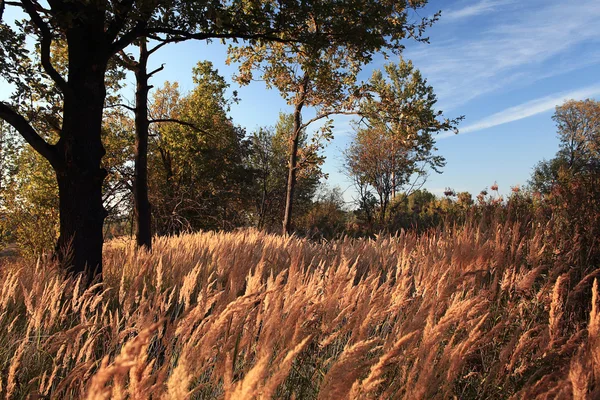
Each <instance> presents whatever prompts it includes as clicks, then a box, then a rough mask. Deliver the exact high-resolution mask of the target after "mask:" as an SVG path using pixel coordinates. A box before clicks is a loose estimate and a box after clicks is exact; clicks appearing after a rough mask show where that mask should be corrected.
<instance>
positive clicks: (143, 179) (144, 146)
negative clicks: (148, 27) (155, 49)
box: [133, 38, 152, 250]
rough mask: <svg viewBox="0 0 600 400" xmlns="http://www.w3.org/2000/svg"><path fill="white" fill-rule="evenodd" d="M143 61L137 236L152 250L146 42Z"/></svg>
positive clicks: (138, 97) (139, 72)
mask: <svg viewBox="0 0 600 400" xmlns="http://www.w3.org/2000/svg"><path fill="white" fill-rule="evenodd" d="M139 48H140V59H139V61H138V63H137V65H136V68H135V70H134V72H135V78H136V84H137V86H136V92H135V150H134V153H135V154H134V157H135V160H134V162H135V166H134V182H133V188H134V189H133V198H134V215H135V219H136V231H135V237H136V242H137V245H138V247H144V248H146V249H147V250H151V249H152V213H151V205H150V200H149V198H148V133H149V122H148V92H149V90H150V86H149V85H148V78H149V75H148V71H147V68H148V56H149V54H148V48H147V45H146V39H145V38H141V39H140V44H139Z"/></svg>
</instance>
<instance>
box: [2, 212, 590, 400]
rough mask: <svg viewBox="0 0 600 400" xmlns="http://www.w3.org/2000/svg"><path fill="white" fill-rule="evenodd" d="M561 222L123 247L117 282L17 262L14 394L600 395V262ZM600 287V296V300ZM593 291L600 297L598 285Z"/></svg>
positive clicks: (220, 237)
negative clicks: (588, 257)
mask: <svg viewBox="0 0 600 400" xmlns="http://www.w3.org/2000/svg"><path fill="white" fill-rule="evenodd" d="M555 237H556V235H554V234H553V228H552V226H551V225H550V224H549V225H547V226H540V225H535V224H532V225H531V226H521V225H520V224H512V223H511V224H496V225H494V226H492V227H489V228H486V229H481V230H480V229H479V228H478V227H477V226H475V225H468V226H466V227H464V228H457V229H455V230H448V231H445V232H442V231H434V232H431V233H429V234H426V235H421V236H418V235H416V234H413V233H403V234H400V235H398V236H396V237H383V236H382V237H379V238H378V239H377V240H352V239H345V240H340V241H333V242H324V243H314V242H310V241H305V240H301V239H297V238H284V237H280V236H271V235H266V234H262V233H259V232H257V231H253V230H243V231H238V232H234V233H198V234H193V235H184V236H181V237H174V238H158V239H157V240H156V241H155V244H154V251H153V253H152V254H147V253H139V252H137V251H136V250H135V248H134V246H133V244H132V243H131V242H127V241H124V240H115V241H112V242H110V243H108V244H107V245H106V251H105V283H104V284H103V285H96V286H94V287H92V288H90V289H87V290H86V289H84V288H83V287H82V285H81V284H80V281H79V280H78V279H73V278H64V277H63V276H62V275H61V274H60V272H59V271H58V270H57V269H56V268H54V267H53V266H52V265H51V263H46V262H40V263H39V264H37V265H30V264H25V263H12V264H6V265H3V266H2V267H1V268H2V272H1V275H0V276H1V277H0V288H1V289H0V290H1V292H0V327H1V329H0V370H1V371H2V374H1V378H0V379H1V389H0V390H1V392H2V396H3V397H5V398H26V397H27V396H28V395H31V396H34V395H42V396H50V397H53V398H86V397H87V398H93V399H96V398H98V399H101V398H103V399H107V398H116V399H118V398H131V399H145V398H149V397H152V398H165V399H180V398H188V397H189V398H226V399H249V398H272V397H275V398H292V396H294V397H295V398H297V399H298V398H323V399H343V398H406V399H432V398H440V399H442V398H443V399H446V398H452V396H456V398H460V399H468V398H509V397H511V396H512V397H515V398H535V397H542V398H546V397H547V398H555V397H558V398H580V399H584V398H589V399H592V398H598V394H599V393H600V392H599V390H600V384H599V382H600V336H599V335H600V309H599V308H598V306H599V303H598V302H599V299H598V288H597V283H596V276H597V275H600V271H599V270H597V269H593V268H592V267H589V268H587V269H586V268H583V267H578V266H576V265H577V264H575V259H576V257H577V255H576V254H575V250H576V249H577V238H573V241H572V242H570V243H565V242H564V241H560V242H559V241H558V239H554V238H555ZM592 294H593V296H592ZM592 297H593V298H592Z"/></svg>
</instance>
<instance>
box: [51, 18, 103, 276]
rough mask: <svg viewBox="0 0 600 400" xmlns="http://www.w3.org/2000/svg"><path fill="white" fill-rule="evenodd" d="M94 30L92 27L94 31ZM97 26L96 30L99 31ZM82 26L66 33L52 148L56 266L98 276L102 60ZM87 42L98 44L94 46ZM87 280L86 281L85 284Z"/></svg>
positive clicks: (100, 242)
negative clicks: (59, 115) (58, 124)
mask: <svg viewBox="0 0 600 400" xmlns="http://www.w3.org/2000/svg"><path fill="white" fill-rule="evenodd" d="M97 28H98V27H97ZM100 28H102V27H101V26H100V27H99V29H98V31H99V32H100V33H103V31H102V30H100ZM94 39H98V38H94V37H93V36H92V34H90V31H89V30H87V29H86V27H83V28H79V29H75V28H74V29H73V30H71V31H69V33H68V34H67V40H68V43H69V80H68V92H67V93H65V94H64V96H65V97H64V111H63V113H64V114H63V116H64V118H63V126H62V130H61V134H60V139H59V141H58V143H57V144H56V149H57V153H58V155H59V159H60V162H57V163H56V165H53V167H54V168H55V170H56V176H57V181H58V188H59V196H60V200H59V210H60V237H59V239H58V243H57V245H56V249H57V255H58V258H59V260H60V261H61V264H62V265H63V266H64V267H65V268H66V269H67V270H68V271H70V272H73V273H87V274H88V278H92V277H100V278H101V276H102V246H103V243H104V239H103V230H102V228H103V225H104V219H105V218H106V214H107V213H106V210H105V209H104V206H103V203H102V183H103V182H104V179H105V178H106V175H107V172H106V170H105V169H103V168H102V167H101V162H102V157H103V156H104V154H105V150H104V147H103V145H102V139H101V133H102V113H103V109H104V99H105V97H106V88H105V86H104V74H105V71H106V64H107V59H105V58H103V57H102V54H106V53H105V52H103V50H104V49H103V48H102V47H101V41H100V40H94ZM91 43H96V44H98V45H97V46H96V47H95V48H94V47H93V46H92V48H90V44H91ZM88 282H89V280H88Z"/></svg>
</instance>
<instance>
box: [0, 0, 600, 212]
mask: <svg viewBox="0 0 600 400" xmlns="http://www.w3.org/2000/svg"><path fill="white" fill-rule="evenodd" d="M438 10H441V11H442V16H441V19H440V20H439V21H438V22H437V23H436V24H435V25H434V26H433V27H432V28H430V29H429V30H428V31H427V36H429V38H430V44H424V43H416V42H411V41H407V42H406V49H405V51H404V53H403V57H404V58H405V59H410V60H412V61H413V63H414V64H415V66H416V67H417V68H418V69H420V70H421V72H422V73H423V75H424V76H425V78H427V80H428V82H429V84H431V85H432V86H433V88H434V90H435V92H436V94H437V96H438V104H437V107H438V109H441V110H443V111H444V114H445V116H446V117H450V118H454V117H458V116H461V115H464V116H465V119H464V121H463V122H462V123H461V124H460V126H459V131H460V133H459V134H458V135H454V134H440V135H438V136H437V148H438V154H440V155H442V156H444V157H445V158H446V161H447V164H446V167H445V168H444V169H443V173H442V174H436V173H433V172H432V174H431V175H430V176H429V179H428V180H427V183H426V184H425V186H424V187H425V188H427V189H428V190H430V191H432V192H433V193H435V194H441V193H442V192H443V191H444V189H445V188H446V187H450V188H453V189H454V190H456V191H465V190H466V191H469V192H471V193H473V194H474V195H476V194H477V193H479V191H481V190H482V189H484V188H486V187H487V188H489V186H491V185H492V184H493V183H494V182H497V183H498V185H499V187H500V192H501V193H508V192H510V188H511V186H516V185H524V184H526V183H527V180H528V179H529V176H530V175H531V171H532V168H533V167H534V166H535V164H536V163H537V162H538V161H541V160H542V159H548V158H551V157H553V155H554V154H555V153H556V151H557V149H558V140H557V138H556V127H555V125H554V123H553V121H552V119H551V117H552V114H553V112H554V109H555V107H556V106H557V105H560V104H562V103H563V102H564V101H565V100H567V99H571V98H573V99H585V98H596V99H600V74H599V72H600V24H598V21H600V1H598V0H578V1H577V2H566V1H564V0H528V1H520V0H449V1H442V0H430V2H429V4H428V6H427V7H426V8H425V9H422V10H419V15H421V16H430V15H432V14H433V13H435V12H436V11H438ZM8 18H9V14H8V13H7V14H5V20H7V19H8ZM226 56H227V48H226V46H224V45H222V44H220V43H218V42H213V43H211V44H205V43H202V42H186V43H181V44H176V45H169V46H166V47H164V48H163V49H161V50H159V51H158V52H157V53H156V54H155V55H154V56H153V57H152V58H151V66H154V67H156V66H159V65H160V64H162V63H164V64H165V69H164V71H162V72H161V73H159V74H158V75H156V76H155V78H154V81H153V84H154V85H155V86H157V87H158V86H160V85H161V84H162V83H163V82H164V81H166V80H168V81H171V82H173V81H177V82H179V83H180V87H181V88H182V90H184V91H186V90H191V89H192V87H193V83H192V79H191V70H192V68H193V66H194V65H195V64H196V63H197V62H198V61H201V60H210V61H212V62H213V63H214V65H215V67H216V68H218V70H219V72H220V73H221V74H222V75H223V76H224V77H226V78H227V79H228V80H231V77H232V76H233V74H235V72H236V67H235V65H231V66H228V65H226V64H225V59H226ZM390 61H394V59H393V58H392V59H390V60H388V61H386V60H384V59H383V57H375V58H374V61H373V63H372V64H370V65H368V66H366V67H365V69H364V71H363V73H362V74H361V77H362V78H363V79H366V78H368V77H369V76H370V75H371V73H372V71H373V70H374V69H378V68H382V67H383V65H384V64H385V63H386V62H390ZM134 88H135V84H134V80H133V77H129V78H128V84H127V86H126V88H125V89H124V94H125V95H127V91H128V90H129V91H131V97H133V91H134ZM230 89H231V90H232V91H233V90H237V91H238V93H239V97H240V98H241V102H240V103H239V104H237V105H234V106H233V107H232V110H231V116H232V118H233V121H234V122H235V123H236V124H238V125H241V126H243V127H245V128H246V129H247V131H248V132H252V131H253V130H255V129H257V128H258V127H262V126H270V125H274V124H275V122H276V121H277V118H278V114H279V113H280V112H290V111H291V108H290V106H288V105H287V104H286V103H285V101H283V100H282V99H281V97H280V95H279V94H278V92H277V91H276V90H268V89H267V88H266V87H265V86H264V84H263V83H262V82H253V83H251V84H250V85H249V86H245V87H239V86H237V85H236V84H235V83H234V82H231V88H230ZM3 92H4V93H3ZM6 92H7V86H6V85H3V83H2V82H0V97H6V96H5V93H6ZM308 115H310V110H309V111H308V114H307V116H308ZM350 122H351V118H349V117H339V118H336V124H335V129H334V133H335V137H334V140H333V141H332V142H331V143H330V144H329V145H328V147H327V148H326V150H325V156H326V157H327V159H326V163H325V165H324V170H325V172H326V173H328V174H329V179H328V184H329V185H330V186H339V187H340V188H341V189H342V191H344V197H345V199H346V200H347V201H351V200H352V197H353V189H352V188H351V185H350V182H349V180H348V179H347V178H346V177H345V175H344V173H343V171H342V170H343V168H342V165H343V157H342V152H343V150H344V149H346V148H347V147H348V145H349V144H350V142H351V140H352V136H353V130H352V126H351V124H350Z"/></svg>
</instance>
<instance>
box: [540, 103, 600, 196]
mask: <svg viewBox="0 0 600 400" xmlns="http://www.w3.org/2000/svg"><path fill="white" fill-rule="evenodd" d="M552 119H553V120H554V122H556V126H557V134H558V139H559V141H560V143H559V150H558V152H557V153H556V156H555V157H554V158H553V159H551V160H544V161H541V162H539V163H538V164H537V165H536V167H535V168H534V171H533V174H532V177H531V179H530V181H529V186H530V187H531V188H532V189H533V190H535V191H538V192H540V193H542V194H548V193H550V191H551V190H552V188H553V186H554V185H556V184H559V183H561V182H566V181H569V180H572V179H573V178H576V177H582V178H585V177H589V176H595V175H597V174H598V173H600V102H599V101H595V100H590V99H587V100H582V101H575V100H569V101H566V102H565V103H564V104H563V105H561V106H558V107H556V112H555V113H554V115H553V116H552Z"/></svg>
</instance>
